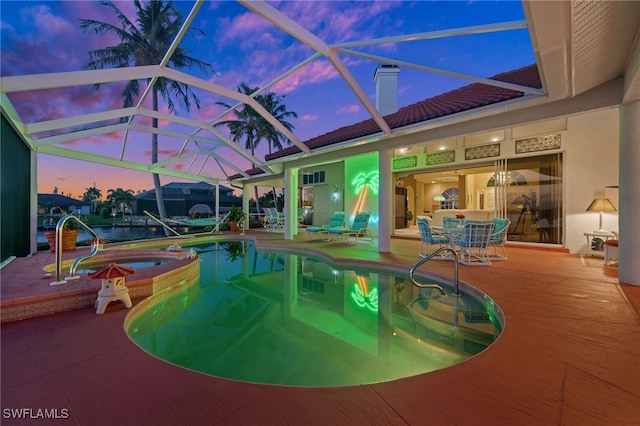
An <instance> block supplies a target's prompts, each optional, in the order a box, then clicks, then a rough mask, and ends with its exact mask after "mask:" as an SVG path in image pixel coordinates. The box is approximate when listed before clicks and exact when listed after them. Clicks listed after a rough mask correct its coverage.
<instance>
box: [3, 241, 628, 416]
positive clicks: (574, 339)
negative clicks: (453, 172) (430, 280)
mask: <svg viewBox="0 0 640 426" xmlns="http://www.w3.org/2000/svg"><path fill="white" fill-rule="evenodd" d="M247 234H248V235H249V236H252V237H255V238H256V239H257V240H258V244H259V245H264V246H276V247H280V246H288V247H290V246H293V247H300V248H302V249H305V250H311V251H317V252H323V253H328V254H330V255H331V256H333V257H334V258H336V259H339V258H357V259H359V260H362V261H380V262H385V263H391V264H396V265H398V264H400V265H406V266H407V267H409V266H410V265H412V264H413V263H414V262H415V261H416V260H418V256H417V253H418V250H419V247H420V241H419V240H416V239H403V238H402V239H401V238H394V239H392V242H391V243H392V251H391V253H379V252H378V251H377V247H376V244H375V243H370V244H358V245H357V246H348V245H341V244H327V243H323V242H319V243H315V242H314V243H310V242H309V240H308V237H307V235H306V234H299V235H298V236H297V237H296V238H295V239H294V240H293V241H285V240H283V236H282V235H281V234H275V233H267V232H257V231H248V232H247ZM508 255H509V260H508V261H505V262H495V263H494V264H493V265H492V266H491V267H489V268H474V267H466V266H464V265H461V267H460V279H461V280H463V281H465V282H468V283H471V284H473V285H474V286H476V287H478V288H480V289H481V290H482V291H484V292H486V293H487V294H489V295H490V296H491V297H492V298H493V299H494V300H495V301H496V303H497V304H498V305H500V307H501V308H502V309H503V311H504V313H505V316H506V326H505V329H504V331H503V333H502V335H501V336H500V338H499V339H498V341H497V342H496V343H495V344H494V345H493V346H492V347H491V348H490V349H489V350H487V351H485V352H483V353H481V354H480V355H478V356H476V357H474V358H472V359H470V360H468V361H466V362H464V363H462V364H459V365H456V366H454V367H451V368H448V369H444V370H439V371H436V372H433V373H429V374H426V375H421V376H415V377H411V378H408V379H403V380H397V381H393V382H389V383H381V384H375V385H366V386H358V387H347V388H319V389H318V388H292V387H274V386H265V385H254V384H249V383H241V382H234V381H230V380H223V379H218V378H215V377H209V376H205V375H201V374H198V373H194V372H191V371H187V370H185V369H182V368H179V367H176V366H173V365H169V364H167V363H165V362H163V361H160V360H158V359H155V358H153V357H151V356H149V355H148V354H146V353H144V352H143V351H142V350H141V349H139V348H138V347H137V346H136V345H134V344H133V343H132V342H131V341H130V340H129V339H128V338H127V336H126V335H125V333H124V331H123V321H124V318H125V316H126V314H127V312H128V311H127V310H126V309H124V308H122V306H121V305H120V304H117V303H114V304H111V305H109V307H108V308H107V312H106V313H105V314H104V315H96V314H95V310H94V309H93V308H85V309H79V310H75V311H70V312H66V313H62V314H55V315H49V316H44V317H39V318H34V319H29V320H23V321H18V322H13V323H5V324H2V327H1V332H2V333H1V339H2V340H1V343H2V390H3V395H2V396H3V398H2V408H3V424H6V425H9V424H26V423H27V422H26V421H25V420H18V419H12V418H9V417H10V416H9V415H8V414H9V413H8V412H7V409H21V408H29V409H32V410H33V412H32V415H35V414H36V412H37V410H38V409H43V410H44V409H47V410H52V409H56V410H57V413H58V414H63V413H65V412H68V414H69V418H68V419H61V420H59V421H58V422H59V424H106V423H117V424H132V425H134V424H135V425H139V424H167V425H169V424H171V425H174V424H381V425H382V424H384V425H395V424H425V423H426V422H427V421H428V422H429V423H430V424H437V425H445V424H452V425H453V424H465V425H486V424H518V425H541V424H559V425H560V424H561V425H572V424H579V425H596V424H597V425H622V424H625V425H630V424H640V345H639V344H638V341H640V287H635V286H628V285H621V284H619V283H618V280H617V270H616V269H615V268H603V267H602V266H601V265H602V261H601V259H593V258H582V257H580V256H579V255H575V254H569V253H566V252H564V251H551V250H540V249H531V248H521V247H508ZM52 259H53V255H52V254H50V253H38V254H37V255H35V256H33V257H31V258H19V259H17V260H16V261H14V262H13V263H11V264H10V265H8V266H7V267H5V268H4V269H3V270H2V282H3V286H2V294H3V300H4V299H5V292H6V291H7V290H8V287H10V286H12V284H13V283H16V284H18V285H20V286H25V284H27V283H30V284H33V283H43V284H42V285H46V283H48V281H43V280H41V278H40V277H41V276H42V271H41V270H39V269H38V266H39V265H40V267H41V266H42V265H45V264H48V263H51V261H52ZM26 265H28V266H26ZM428 265H429V267H428V268H429V269H430V270H433V272H435V273H442V274H447V275H449V274H450V273H451V271H450V268H451V265H450V264H449V263H448V262H429V263H428ZM32 288H37V286H36V285H34V286H33V287H32ZM33 296H36V295H33ZM138 301H139V300H138ZM134 303H136V301H134ZM256 362H259V360H256ZM62 410H68V411H62ZM36 421H37V420H36Z"/></svg>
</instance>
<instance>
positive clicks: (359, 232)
mask: <svg viewBox="0 0 640 426" xmlns="http://www.w3.org/2000/svg"><path fill="white" fill-rule="evenodd" d="M370 218H371V213H370V212H360V213H358V214H356V217H355V218H354V219H353V224H351V227H348V228H333V229H329V239H331V238H335V240H336V241H339V240H341V239H344V240H345V241H346V242H347V243H349V244H355V243H356V242H358V240H359V239H361V238H362V239H367V241H373V234H372V233H371V230H369V219H370ZM351 238H353V239H351Z"/></svg>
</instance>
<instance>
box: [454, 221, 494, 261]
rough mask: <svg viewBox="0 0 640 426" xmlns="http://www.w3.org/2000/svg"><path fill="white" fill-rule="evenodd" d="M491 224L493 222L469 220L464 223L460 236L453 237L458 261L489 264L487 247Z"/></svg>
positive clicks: (491, 228)
mask: <svg viewBox="0 0 640 426" xmlns="http://www.w3.org/2000/svg"><path fill="white" fill-rule="evenodd" d="M493 226H494V225H493V222H478V221H472V220H469V221H467V223H465V225H464V229H463V231H462V233H461V234H460V237H458V238H456V239H455V246H456V248H459V255H458V259H459V261H460V263H462V264H465V265H477V266H479V265H484V266H488V265H491V260H490V259H489V251H488V249H487V248H488V247H489V238H490V237H491V233H492V232H493Z"/></svg>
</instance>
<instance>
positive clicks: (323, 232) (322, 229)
mask: <svg viewBox="0 0 640 426" xmlns="http://www.w3.org/2000/svg"><path fill="white" fill-rule="evenodd" d="M344 217H345V213H344V212H334V213H333V215H332V216H331V219H330V220H329V224H328V225H324V226H307V227H306V228H305V229H306V231H307V235H308V236H309V239H310V240H314V239H315V240H325V241H328V240H329V230H330V229H334V228H342V227H344ZM314 235H315V236H318V238H313V236H314Z"/></svg>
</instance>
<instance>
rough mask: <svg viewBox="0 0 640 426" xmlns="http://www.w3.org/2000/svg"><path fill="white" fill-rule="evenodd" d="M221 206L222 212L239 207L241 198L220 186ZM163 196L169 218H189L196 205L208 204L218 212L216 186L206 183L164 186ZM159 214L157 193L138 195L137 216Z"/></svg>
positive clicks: (227, 188)
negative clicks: (146, 212)
mask: <svg viewBox="0 0 640 426" xmlns="http://www.w3.org/2000/svg"><path fill="white" fill-rule="evenodd" d="M218 191H219V192H218V194H219V206H220V210H221V211H226V210H228V209H229V208H230V207H231V206H239V205H240V204H241V200H242V198H241V197H237V196H235V195H233V189H232V188H229V187H226V186H222V185H220V186H219V189H218ZM162 195H163V196H164V204H165V208H166V209H167V215H168V216H187V215H188V214H189V210H190V209H191V208H192V207H193V206H195V205H196V204H206V205H207V206H209V207H211V210H212V211H213V212H215V211H216V186H215V185H211V184H209V183H206V182H196V183H192V182H171V183H168V184H166V185H163V186H162ZM145 210H146V211H148V212H151V213H154V212H157V210H158V206H157V204H156V192H155V190H154V189H150V190H148V191H145V192H143V193H141V194H138V195H136V207H135V211H136V213H135V214H136V215H144V211H145Z"/></svg>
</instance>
